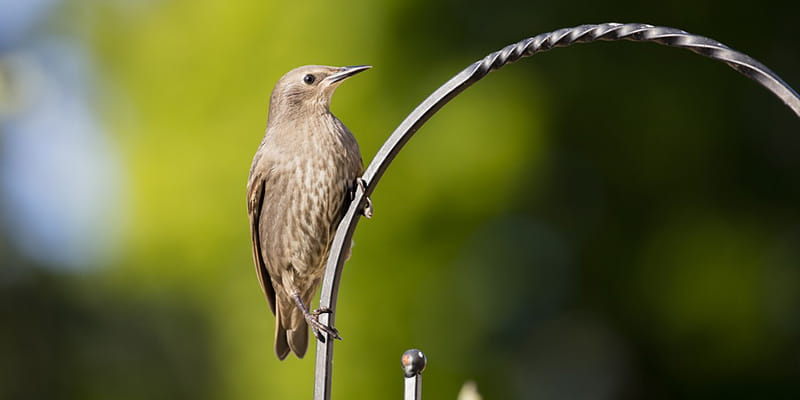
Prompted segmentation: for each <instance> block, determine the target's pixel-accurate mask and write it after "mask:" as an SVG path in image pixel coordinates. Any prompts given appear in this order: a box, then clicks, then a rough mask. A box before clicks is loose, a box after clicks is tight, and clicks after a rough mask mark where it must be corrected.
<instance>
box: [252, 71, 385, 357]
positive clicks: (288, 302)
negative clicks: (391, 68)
mask: <svg viewBox="0 0 800 400" xmlns="http://www.w3.org/2000/svg"><path fill="white" fill-rule="evenodd" d="M369 68H371V66H369V65H354V66H346V67H330V66H323V65H307V66H302V67H298V68H295V69H293V70H291V71H289V72H287V73H286V74H285V75H284V76H283V77H281V78H280V79H279V80H278V82H277V83H276V84H275V87H274V89H273V90H272V94H271V96H270V104H269V112H268V115H267V128H266V132H265V134H264V138H263V139H262V141H261V144H260V145H259V147H258V150H257V151H256V154H255V156H254V157H253V163H252V165H251V167H250V174H249V177H248V179H247V211H248V215H249V219H250V233H251V241H252V253H253V261H254V263H255V268H256V273H257V275H258V280H259V283H260V285H261V290H262V291H263V293H264V295H265V296H266V298H267V301H268V303H269V306H270V309H271V310H272V313H273V314H274V315H275V354H276V355H277V356H278V359H279V360H284V359H285V358H286V357H287V355H288V354H289V352H290V351H291V352H294V354H295V355H296V356H297V357H298V358H302V357H303V356H304V355H305V353H306V350H307V348H308V327H309V326H310V327H311V329H312V331H313V333H314V336H315V337H317V338H318V339H319V340H320V341H321V342H323V343H324V342H325V340H326V339H325V335H328V336H330V337H332V338H335V339H341V336H340V335H339V332H338V330H336V329H335V328H333V327H330V326H326V325H324V324H322V323H321V322H320V321H319V319H318V318H319V316H320V315H321V314H323V313H330V312H331V310H330V309H318V310H314V311H309V304H310V302H311V299H312V297H313V296H314V293H315V292H316V288H317V286H318V285H319V283H320V280H321V278H322V276H323V274H324V270H325V263H326V260H327V258H328V253H329V250H330V246H331V242H332V241H333V237H334V235H335V233H336V227H337V226H338V224H339V222H340V221H341V219H342V217H343V216H344V213H345V212H346V210H347V206H348V205H349V203H350V201H351V200H352V199H353V198H354V194H355V190H356V187H361V189H362V190H365V189H366V186H365V185H366V184H365V181H364V180H363V179H362V178H361V176H362V173H363V161H362V158H361V152H360V150H359V146H358V142H357V141H356V139H355V137H354V136H353V134H352V133H351V132H350V130H348V129H347V127H345V125H344V124H343V123H342V122H341V121H340V120H339V119H338V118H336V117H335V116H334V115H333V114H332V113H331V111H330V102H331V97H332V96H333V93H334V91H335V90H336V88H337V87H338V86H339V85H340V84H341V83H342V82H343V81H344V80H346V79H347V78H350V77H352V76H353V75H356V74H358V73H360V72H363V71H366V70H367V69H369ZM360 211H361V214H362V215H364V216H366V217H371V215H372V203H371V202H370V201H369V200H368V199H367V200H366V202H365V204H364V205H363V207H362V208H361V209H360ZM348 254H349V253H348Z"/></svg>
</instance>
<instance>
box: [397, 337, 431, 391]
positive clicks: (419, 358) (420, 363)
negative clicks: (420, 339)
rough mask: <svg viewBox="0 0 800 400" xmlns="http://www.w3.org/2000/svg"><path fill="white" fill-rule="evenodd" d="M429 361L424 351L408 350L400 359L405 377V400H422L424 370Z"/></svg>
mask: <svg viewBox="0 0 800 400" xmlns="http://www.w3.org/2000/svg"><path fill="white" fill-rule="evenodd" d="M427 363H428V359H427V358H426V357H425V354H424V353H422V351H420V350H417V349H411V350H406V352H405V353H403V357H402V358H401V359H400V364H402V365H403V375H405V397H404V399H405V400H422V370H424V369H425V365H426V364H427Z"/></svg>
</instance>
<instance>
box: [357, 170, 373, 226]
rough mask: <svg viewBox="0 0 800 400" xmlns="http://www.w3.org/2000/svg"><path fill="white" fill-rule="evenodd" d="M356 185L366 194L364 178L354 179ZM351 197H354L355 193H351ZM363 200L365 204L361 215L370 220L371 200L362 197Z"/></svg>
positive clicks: (367, 197)
mask: <svg viewBox="0 0 800 400" xmlns="http://www.w3.org/2000/svg"><path fill="white" fill-rule="evenodd" d="M356 185H358V187H360V188H361V191H362V192H364V193H366V192H367V181H365V180H364V178H361V177H358V178H356ZM353 196H354V197H355V192H353ZM364 198H365V199H366V200H367V204H365V205H364V208H363V209H361V215H363V216H365V217H367V218H372V200H370V199H369V196H364Z"/></svg>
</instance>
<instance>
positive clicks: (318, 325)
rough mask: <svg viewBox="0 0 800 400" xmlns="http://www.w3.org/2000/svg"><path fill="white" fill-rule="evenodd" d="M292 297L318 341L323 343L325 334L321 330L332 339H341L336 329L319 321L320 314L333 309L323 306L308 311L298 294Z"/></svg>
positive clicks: (327, 312)
mask: <svg viewBox="0 0 800 400" xmlns="http://www.w3.org/2000/svg"><path fill="white" fill-rule="evenodd" d="M292 298H294V302H295V303H296V304H297V307H298V308H300V311H302V312H303V317H305V319H306V323H308V326H309V327H311V331H312V332H314V336H316V337H317V339H318V340H319V341H320V342H322V343H325V335H324V334H323V332H324V333H327V334H328V336H330V337H332V338H334V339H339V340H342V337H341V336H340V335H339V330H338V329H336V328H334V327H332V326H328V325H325V324H323V323H322V322H319V316H320V315H322V314H331V313H333V310H331V309H330V308H327V307H323V308H318V309H316V310H314V311H311V312H309V311H308V307H306V305H305V304H304V303H303V300H302V299H301V298H300V295H299V294H294V295H293V296H292Z"/></svg>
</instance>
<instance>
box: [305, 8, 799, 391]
mask: <svg viewBox="0 0 800 400" xmlns="http://www.w3.org/2000/svg"><path fill="white" fill-rule="evenodd" d="M616 40H630V41H636V42H653V43H658V44H661V45H665V46H670V47H680V48H685V49H687V50H690V51H692V52H694V53H696V54H699V55H702V56H705V57H708V58H712V59H715V60H718V61H721V62H724V63H725V64H727V65H728V66H730V67H731V68H733V69H735V70H736V71H738V72H740V73H741V74H742V75H744V76H746V77H748V78H750V79H752V80H754V81H756V82H757V83H758V84H760V85H761V86H763V87H764V88H766V89H767V90H769V91H770V92H772V94H774V95H775V96H776V97H778V98H779V99H781V101H783V103H784V104H786V106H787V107H789V108H790V109H791V110H792V111H793V112H794V113H795V114H796V115H797V116H798V117H800V95H798V94H797V92H795V91H794V89H792V88H791V86H789V85H788V84H787V83H786V82H784V81H783V80H782V79H781V78H780V77H779V76H778V75H777V74H775V73H774V72H772V71H771V70H770V69H769V68H767V67H766V66H765V65H764V64H761V63H760V62H758V61H756V60H755V59H753V58H751V57H750V56H748V55H746V54H744V53H740V52H738V51H736V50H733V49H731V48H730V47H728V46H725V45H724V44H722V43H720V42H717V41H716V40H713V39H709V38H706V37H703V36H697V35H692V34H689V33H686V32H684V31H682V30H679V29H675V28H669V27H659V26H653V25H647V24H618V23H607V24H600V25H581V26H576V27H573V28H565V29H559V30H556V31H553V32H548V33H543V34H541V35H537V36H534V37H531V38H528V39H525V40H521V41H519V42H517V43H514V44H511V45H508V46H506V47H504V48H503V49H501V50H498V51H496V52H494V53H491V54H489V55H487V56H486V57H484V58H483V59H481V60H479V61H477V62H475V63H474V64H472V65H470V66H468V67H467V68H465V69H464V70H463V71H461V72H459V73H458V74H456V75H455V76H454V77H452V78H451V79H450V80H449V81H447V82H446V83H445V84H444V85H442V86H441V87H439V88H438V89H436V91H435V92H433V93H432V94H431V95H430V96H429V97H428V98H427V99H425V100H424V101H423V102H422V103H420V104H419V105H418V106H417V108H415V109H414V111H412V112H411V114H409V115H408V116H407V117H406V119H405V120H403V122H402V123H400V125H399V126H398V127H397V128H396V129H395V131H394V132H393V133H392V135H391V136H390V137H389V138H388V139H387V140H386V142H384V144H383V146H382V147H381V148H380V150H378V153H377V154H376V155H375V158H374V159H373V160H372V162H371V163H370V164H369V166H368V167H367V169H366V171H364V176H363V179H364V182H365V183H366V192H364V191H361V190H360V188H359V189H357V191H356V196H355V198H354V199H353V201H352V202H351V204H350V208H349V209H348V210H347V213H346V214H345V216H344V218H342V221H341V222H340V223H339V227H338V229H337V230H336V236H335V237H334V240H333V243H332V244H331V251H330V254H329V255H328V263H327V266H326V267H325V276H324V278H323V281H322V290H321V293H320V308H329V309H331V310H333V314H323V315H321V316H320V322H322V323H323V324H326V325H328V326H333V323H334V316H335V313H336V300H337V297H338V294H339V280H340V279H341V274H342V266H343V264H344V259H345V253H346V251H344V249H347V248H350V239H351V238H352V236H353V232H354V231H355V229H356V225H357V224H358V220H359V216H360V214H359V212H358V210H359V209H360V208H361V207H362V204H364V201H365V199H364V198H365V197H366V196H369V195H370V194H372V192H373V191H374V190H375V186H376V185H377V184H378V181H379V180H380V178H381V177H382V176H383V173H384V172H386V169H387V168H389V164H391V162H392V160H393V159H394V158H395V156H396V155H397V154H398V153H399V152H400V150H401V149H402V148H403V146H404V145H405V144H406V143H407V142H408V141H409V140H410V139H411V137H412V136H413V135H414V133H416V132H417V130H418V129H419V128H421V127H422V125H424V124H425V122H426V121H428V119H429V118H430V117H431V116H433V114H435V113H436V112H437V111H439V109H440V108H442V107H443V106H444V105H445V104H447V102H448V101H450V100H452V99H453V98H454V97H455V96H457V95H458V94H459V93H461V92H462V91H464V90H466V89H467V88H468V87H470V86H471V85H472V84H474V83H475V82H477V81H479V80H481V79H483V77H485V76H486V75H487V74H488V73H489V72H491V71H495V70H498V69H500V68H501V67H503V66H504V65H506V64H510V63H513V62H516V61H519V60H520V59H522V58H524V57H530V56H532V55H534V54H536V53H540V52H543V51H548V50H551V49H554V48H556V47H567V46H571V45H573V44H578V43H589V42H595V41H616ZM333 342H334V341H333V340H327V341H326V342H325V343H321V342H319V341H317V360H316V373H315V378H314V399H315V400H330V398H331V374H332V373H333V371H332V370H333Z"/></svg>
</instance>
